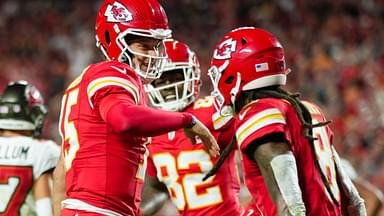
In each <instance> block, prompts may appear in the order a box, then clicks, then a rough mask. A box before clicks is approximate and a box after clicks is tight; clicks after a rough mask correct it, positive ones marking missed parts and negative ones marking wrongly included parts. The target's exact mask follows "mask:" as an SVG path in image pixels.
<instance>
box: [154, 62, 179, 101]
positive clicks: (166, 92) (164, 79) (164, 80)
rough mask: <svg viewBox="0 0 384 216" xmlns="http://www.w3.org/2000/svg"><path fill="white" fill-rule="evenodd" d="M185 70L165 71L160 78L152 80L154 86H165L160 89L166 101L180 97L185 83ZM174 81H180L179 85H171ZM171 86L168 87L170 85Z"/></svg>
mask: <svg viewBox="0 0 384 216" xmlns="http://www.w3.org/2000/svg"><path fill="white" fill-rule="evenodd" d="M182 81H184V72H183V69H178V70H172V71H165V72H163V74H162V75H161V77H160V78H159V79H156V80H154V81H153V82H152V85H153V87H155V88H161V87H164V88H163V89H162V90H160V94H161V96H162V97H163V98H164V100H165V101H166V102H168V101H173V100H175V99H177V98H176V97H177V95H178V98H180V96H181V94H182V92H183V86H184V85H183V84H184V82H182ZM173 83H180V84H178V85H176V86H175V85H170V84H173ZM168 85H169V87H166V86H168Z"/></svg>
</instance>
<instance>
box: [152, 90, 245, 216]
mask: <svg viewBox="0 0 384 216" xmlns="http://www.w3.org/2000/svg"><path fill="white" fill-rule="evenodd" d="M214 100H215V99H214V98H213V97H205V98H203V99H199V100H197V101H196V102H195V103H194V104H192V105H191V106H189V107H188V108H187V110H186V112H190V113H192V114H194V115H195V116H196V117H197V118H198V119H199V120H200V121H201V122H203V123H204V124H205V125H206V126H207V127H208V128H209V129H210V131H211V133H212V134H213V135H214V137H215V138H216V140H218V143H219V145H220V147H221V149H224V148H225V146H226V145H228V144H229V143H230V141H231V139H233V137H234V130H233V129H234V128H233V122H234V121H233V118H231V117H225V118H224V117H222V116H220V115H219V113H217V112H216V109H215V107H214V104H213V103H214ZM148 149H149V158H148V169H147V173H148V175H149V176H152V177H157V178H158V179H159V180H160V181H161V182H163V183H164V184H165V185H166V186H167V188H168V191H169V194H170V197H171V200H172V201H173V203H174V205H175V206H176V207H177V209H178V210H179V212H180V214H181V215H194V216H197V215H204V216H207V215H231V216H232V215H240V212H241V206H240V203H239V200H238V197H239V192H240V185H239V177H238V170H237V166H236V161H235V151H232V153H231V154H230V155H229V157H228V158H227V159H226V161H225V162H224V164H223V165H222V167H221V168H220V169H219V170H218V171H217V173H216V174H215V175H214V176H212V177H211V178H209V179H208V180H206V181H204V182H203V181H202V178H203V177H204V176H205V174H206V173H207V172H208V171H209V170H210V169H211V168H212V167H213V165H214V164H215V162H216V160H217V159H218V158H212V157H211V156H210V155H209V154H208V153H207V152H206V151H205V150H204V146H203V144H202V143H201V141H200V142H197V143H196V144H192V142H191V141H190V140H189V138H188V137H186V136H185V134H184V132H183V130H177V131H173V132H169V133H168V134H164V135H161V136H157V137H153V138H152V142H151V144H150V145H148Z"/></svg>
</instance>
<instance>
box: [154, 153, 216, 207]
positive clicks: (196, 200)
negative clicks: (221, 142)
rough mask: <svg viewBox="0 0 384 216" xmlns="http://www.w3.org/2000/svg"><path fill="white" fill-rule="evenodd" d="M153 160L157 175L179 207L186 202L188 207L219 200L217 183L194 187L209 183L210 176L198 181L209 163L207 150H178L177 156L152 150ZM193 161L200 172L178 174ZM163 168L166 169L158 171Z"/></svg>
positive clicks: (208, 167)
mask: <svg viewBox="0 0 384 216" xmlns="http://www.w3.org/2000/svg"><path fill="white" fill-rule="evenodd" d="M153 162H154V164H155V166H156V169H157V177H158V178H159V180H160V181H161V182H163V183H164V184H165V185H166V186H167V188H168V191H169V194H170V196H171V199H172V201H173V203H174V204H175V205H176V207H177V208H178V209H179V210H183V209H184V208H185V205H186V204H187V205H188V207H189V209H191V210H192V209H198V208H203V207H206V206H211V205H216V204H218V203H221V202H222V201H223V197H222V195H221V191H220V187H219V185H214V186H211V187H208V188H206V189H205V190H204V191H203V192H200V193H199V192H198V188H201V187H203V186H204V185H208V184H211V182H212V181H213V178H214V177H211V178H209V179H208V180H207V181H205V182H203V181H202V179H203V177H204V176H205V173H207V172H208V171H209V170H210V169H211V168H212V166H213V163H212V161H211V159H210V157H209V155H208V153H206V152H205V151H204V150H194V151H182V152H180V154H179V155H178V157H177V158H175V157H174V156H173V155H171V154H170V153H161V154H156V155H154V157H153ZM193 164H196V165H198V166H199V167H200V169H201V172H195V173H188V174H186V175H184V176H183V177H182V178H180V176H179V173H178V170H188V169H189V168H190V166H191V165H193ZM164 169H165V170H166V173H164V172H162V170H164Z"/></svg>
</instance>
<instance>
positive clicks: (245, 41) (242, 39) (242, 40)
mask: <svg viewBox="0 0 384 216" xmlns="http://www.w3.org/2000/svg"><path fill="white" fill-rule="evenodd" d="M245 44H247V40H245V38H244V37H241V45H243V46H244V45H245Z"/></svg>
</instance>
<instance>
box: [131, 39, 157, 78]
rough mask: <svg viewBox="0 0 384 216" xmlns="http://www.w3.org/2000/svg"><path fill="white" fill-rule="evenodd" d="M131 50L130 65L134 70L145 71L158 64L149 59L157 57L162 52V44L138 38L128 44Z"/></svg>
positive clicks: (154, 40) (153, 40)
mask: <svg viewBox="0 0 384 216" xmlns="http://www.w3.org/2000/svg"><path fill="white" fill-rule="evenodd" d="M129 47H130V49H131V50H132V53H133V56H132V63H133V65H134V66H135V68H136V69H140V70H141V71H147V70H148V67H154V66H155V64H158V62H156V61H155V60H154V59H153V58H151V57H159V56H161V55H162V53H161V52H163V51H162V50H163V42H162V41H161V40H157V39H154V38H140V39H136V40H133V41H131V42H130V44H129Z"/></svg>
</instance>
